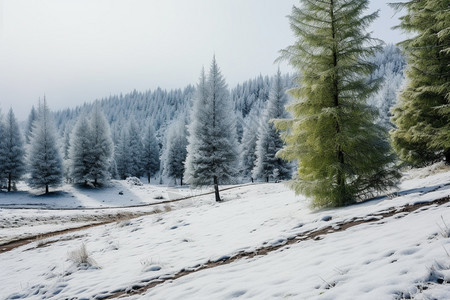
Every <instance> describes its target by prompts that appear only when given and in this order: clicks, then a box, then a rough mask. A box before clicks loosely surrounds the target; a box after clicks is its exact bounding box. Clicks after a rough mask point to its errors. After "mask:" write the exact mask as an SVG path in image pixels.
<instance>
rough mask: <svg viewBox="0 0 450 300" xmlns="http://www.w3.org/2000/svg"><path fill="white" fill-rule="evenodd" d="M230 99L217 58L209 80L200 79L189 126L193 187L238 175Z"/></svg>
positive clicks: (189, 166) (188, 171) (189, 171)
mask: <svg viewBox="0 0 450 300" xmlns="http://www.w3.org/2000/svg"><path fill="white" fill-rule="evenodd" d="M235 123H236V121H235V116H234V112H233V108H232V105H231V101H230V96H229V93H228V89H227V86H226V83H225V79H224V78H223V76H222V74H221V72H220V70H219V67H218V66H217V63H216V59H215V57H214V58H213V61H212V63H211V68H210V71H209V75H208V80H207V81H205V76H204V72H202V76H201V77H200V83H199V85H198V90H197V95H196V97H195V99H194V107H193V110H192V113H191V124H190V126H189V147H188V156H187V159H186V162H187V163H186V171H185V179H186V181H187V182H188V183H190V184H191V185H192V186H194V187H196V186H204V185H211V184H213V185H214V190H215V197H216V201H221V199H220V195H219V184H224V183H230V182H232V181H233V178H234V177H235V176H236V174H237V149H238V147H237V143H236V125H235Z"/></svg>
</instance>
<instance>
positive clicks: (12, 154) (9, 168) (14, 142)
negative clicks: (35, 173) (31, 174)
mask: <svg viewBox="0 0 450 300" xmlns="http://www.w3.org/2000/svg"><path fill="white" fill-rule="evenodd" d="M3 149H4V150H3V151H4V159H3V165H2V172H3V174H4V175H5V176H6V179H7V181H8V192H10V191H11V188H12V183H13V182H15V181H17V180H20V178H21V177H22V175H23V174H24V173H25V162H24V155H25V150H24V146H23V141H22V135H21V133H20V129H19V124H17V120H16V117H15V116H14V112H13V110H12V108H11V109H10V110H9V112H8V114H7V115H6V122H5V134H4V146H3Z"/></svg>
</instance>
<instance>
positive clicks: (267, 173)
mask: <svg viewBox="0 0 450 300" xmlns="http://www.w3.org/2000/svg"><path fill="white" fill-rule="evenodd" d="M286 102H287V96H286V90H285V87H284V86H283V81H282V78H281V73H280V70H278V72H277V74H276V76H275V80H274V81H273V84H272V87H271V90H270V95H269V100H268V103H267V107H266V109H265V111H264V114H263V117H262V119H261V122H260V125H259V130H258V140H257V142H256V161H255V166H254V169H253V177H255V178H262V179H264V180H265V181H266V182H269V179H270V178H272V179H275V180H278V179H289V178H290V177H291V168H290V164H289V162H288V161H285V160H283V159H281V158H280V157H276V156H275V154H276V153H277V152H278V151H279V150H280V149H281V148H283V141H282V140H281V137H280V133H279V132H278V130H277V129H276V128H275V126H274V125H273V123H272V122H271V120H272V119H285V118H287V113H286V111H285V109H284V106H285V105H286ZM274 171H276V176H277V178H274V174H275V173H274Z"/></svg>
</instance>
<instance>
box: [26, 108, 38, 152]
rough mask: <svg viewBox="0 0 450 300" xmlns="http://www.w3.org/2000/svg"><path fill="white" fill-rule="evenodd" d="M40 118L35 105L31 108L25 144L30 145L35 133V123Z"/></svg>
mask: <svg viewBox="0 0 450 300" xmlns="http://www.w3.org/2000/svg"><path fill="white" fill-rule="evenodd" d="M37 117H38V113H37V111H36V109H35V108H34V105H33V106H32V107H31V111H30V114H29V115H28V121H27V128H26V130H25V142H26V143H27V144H29V143H30V140H31V131H33V123H34V121H36V119H37Z"/></svg>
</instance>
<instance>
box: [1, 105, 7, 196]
mask: <svg viewBox="0 0 450 300" xmlns="http://www.w3.org/2000/svg"><path fill="white" fill-rule="evenodd" d="M5 141H6V128H5V124H4V123H3V114H2V112H1V110H0V170H3V169H4V168H5V161H6V156H7V153H6V142H5ZM5 183H6V176H5V174H4V173H3V172H2V171H0V189H2V188H3V187H4V186H6V185H5Z"/></svg>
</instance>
